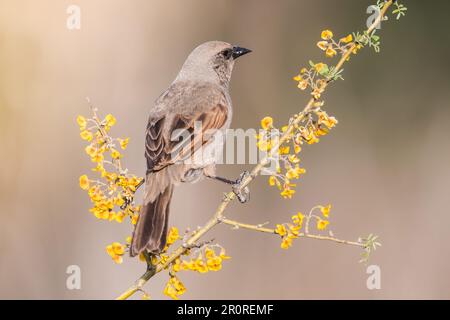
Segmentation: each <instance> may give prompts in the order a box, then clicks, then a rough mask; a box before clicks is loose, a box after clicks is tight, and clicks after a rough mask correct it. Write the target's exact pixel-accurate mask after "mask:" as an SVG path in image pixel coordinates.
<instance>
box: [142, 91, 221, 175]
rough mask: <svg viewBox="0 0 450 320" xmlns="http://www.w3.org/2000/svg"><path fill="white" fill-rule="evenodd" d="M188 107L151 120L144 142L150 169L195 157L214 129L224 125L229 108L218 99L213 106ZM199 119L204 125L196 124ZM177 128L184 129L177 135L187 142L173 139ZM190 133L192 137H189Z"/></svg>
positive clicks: (160, 167) (158, 168)
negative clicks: (182, 110) (195, 153)
mask: <svg viewBox="0 0 450 320" xmlns="http://www.w3.org/2000/svg"><path fill="white" fill-rule="evenodd" d="M203 100H204V101H205V103H206V104H208V103H210V102H211V99H203ZM213 100H215V99H213ZM220 100H222V99H220ZM185 110H186V111H185V112H180V113H174V112H171V113H170V114H166V115H163V116H160V117H159V118H157V119H154V118H153V119H152V118H151V119H149V123H148V125H147V133H146V143H145V156H146V159H147V172H154V171H159V170H161V169H163V168H165V167H167V166H168V165H171V164H174V163H177V162H179V161H182V160H183V159H186V157H189V156H192V155H193V153H194V152H195V151H197V150H198V148H200V147H201V146H203V145H205V144H207V143H208V142H209V141H211V137H212V135H213V133H214V131H216V130H219V129H221V128H223V127H224V125H225V123H226V121H227V118H228V108H227V106H226V103H223V101H220V103H219V101H216V103H215V104H214V105H213V106H211V105H207V106H203V107H199V106H198V105H196V107H195V108H185ZM196 122H197V123H200V124H201V126H200V127H199V126H198V124H197V125H196ZM194 129H195V134H193V133H194ZM175 130H180V131H177V132H178V133H180V132H182V134H181V136H180V134H178V135H177V136H175V138H176V137H182V140H183V142H184V143H183V142H182V141H180V140H179V139H174V135H173V133H174V131H175ZM187 133H189V134H190V138H189V139H187V140H186V139H185V138H186V137H187ZM186 141H187V143H186ZM180 142H181V143H180Z"/></svg>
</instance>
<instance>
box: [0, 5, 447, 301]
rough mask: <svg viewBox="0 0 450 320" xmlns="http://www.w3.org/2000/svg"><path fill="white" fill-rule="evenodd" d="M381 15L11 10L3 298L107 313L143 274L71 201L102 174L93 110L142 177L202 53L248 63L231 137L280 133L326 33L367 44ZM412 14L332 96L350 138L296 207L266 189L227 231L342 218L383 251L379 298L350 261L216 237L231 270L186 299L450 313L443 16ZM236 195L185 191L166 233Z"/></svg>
mask: <svg viewBox="0 0 450 320" xmlns="http://www.w3.org/2000/svg"><path fill="white" fill-rule="evenodd" d="M372 2H373V1H355V0H341V1H328V0H315V1H312V0H308V1H307V0H303V1H299V0H278V1H273V0H272V1H266V0H246V1H237V0H215V1H210V0H189V1H180V0H178V1H175V0H169V1H168V0H160V1H156V0H152V1H147V0H132V1H119V0H108V1H107V0H93V1H92V0H90V1H88V0H74V1H65V0H41V1H32V0H28V1H25V0H0V70H1V71H0V144H1V154H2V156H1V166H0V203H1V209H0V215H1V216H0V217H1V219H2V220H1V221H2V222H1V224H0V298H3V299H12V298H25V299H36V298H43V299H55V298H58V299H81V298H83V299H110V298H114V297H116V296H117V295H118V294H120V293H121V291H123V290H124V289H126V288H127V287H128V286H129V285H131V284H132V283H133V282H134V280H135V279H136V278H137V277H138V276H140V274H141V273H142V272H143V271H144V265H143V264H142V263H141V262H139V261H136V259H134V260H131V259H129V258H126V259H125V261H124V263H123V264H122V265H116V264H114V263H113V262H112V260H111V258H110V257H109V256H108V255H107V254H106V252H105V246H106V245H107V244H109V243H111V242H113V241H121V242H123V241H124V239H125V238H126V236H128V235H129V234H130V233H131V228H130V225H129V224H128V223H124V224H117V223H108V222H104V221H100V220H97V219H95V218H94V217H93V216H92V214H90V213H89V212H88V209H89V206H90V203H89V200H88V198H87V195H86V194H85V192H83V191H82V190H80V188H79V186H78V177H79V176H80V175H81V174H84V173H89V170H90V167H91V162H90V160H89V159H88V157H87V156H86V155H85V154H84V150H83V149H84V146H85V144H84V143H83V141H81V139H80V138H79V129H78V126H77V125H76V122H75V118H76V116H77V115H78V114H84V115H89V108H88V104H87V103H86V100H85V97H87V96H88V97H90V99H91V101H92V103H93V104H94V105H95V106H97V107H98V108H99V109H100V112H101V113H102V114H103V115H105V114H107V113H112V114H114V115H115V116H116V117H117V118H118V124H117V126H116V127H114V129H113V131H112V134H113V135H115V136H128V137H130V138H131V141H130V145H129V147H128V151H127V153H126V158H125V161H126V165H127V167H128V168H129V169H130V170H131V171H132V172H134V173H136V174H138V175H143V174H144V171H145V161H144V148H143V145H144V130H145V126H146V122H147V114H148V111H149V108H150V107H151V106H152V104H153V101H154V100H155V99H156V98H157V97H158V95H159V94H160V93H161V92H162V91H164V90H165V89H166V88H167V86H168V85H169V84H170V82H171V81H172V80H173V79H174V77H175V76H176V74H177V72H178V70H179V68H180V66H181V65H182V63H183V61H184V59H185V57H186V56H187V55H188V54H189V53H190V51H191V50H192V49H193V48H194V47H195V46H196V45H198V44H200V43H202V42H204V41H208V40H223V41H227V42H230V43H233V44H239V45H242V46H244V47H247V48H251V49H253V53H252V54H251V55H248V56H245V57H244V58H242V60H240V61H239V62H238V63H237V65H236V68H235V71H234V74H233V81H232V86H231V94H232V97H233V102H234V108H235V112H234V119H233V124H232V127H233V128H254V127H258V126H259V121H260V119H261V118H263V117H264V116H266V115H272V116H273V117H274V118H275V121H276V124H278V125H282V124H284V123H285V122H286V121H287V119H288V118H289V116H290V115H291V114H293V113H294V112H297V111H299V110H300V109H301V108H302V107H303V106H304V104H305V103H306V101H307V99H308V96H307V94H305V93H303V92H301V91H300V90H298V89H297V88H296V83H295V82H294V81H292V76H294V75H296V74H297V73H298V71H299V69H300V68H301V67H302V66H304V65H306V64H307V62H308V60H309V59H311V60H314V61H318V60H325V59H326V58H324V55H323V53H322V52H321V51H320V50H319V49H318V48H317V47H316V42H317V41H318V40H319V37H320V32H321V30H323V29H331V30H333V32H334V33H335V34H336V35H338V36H341V35H342V36H344V35H346V34H348V33H349V32H351V31H356V30H363V29H364V28H365V21H366V19H367V17H368V15H367V14H366V13H365V12H366V8H367V7H368V5H370V4H372ZM71 4H75V5H78V6H79V7H80V8H81V29H80V30H69V29H67V27H66V20H67V18H68V16H69V15H68V14H67V13H66V10H67V7H68V6H69V5H71ZM405 4H406V5H407V6H408V9H409V10H408V14H407V16H406V17H405V18H403V19H402V20H401V21H400V22H396V21H393V20H394V19H392V18H391V21H389V22H388V23H384V24H383V25H382V30H381V36H382V50H381V53H379V54H375V53H374V52H373V51H372V50H371V49H367V50H363V51H362V52H361V54H359V55H358V56H356V57H354V58H352V60H351V63H350V64H348V65H347V66H346V67H345V72H344V78H345V81H344V82H338V83H337V84H336V85H333V86H332V87H330V90H329V91H328V93H327V94H326V97H325V100H326V106H325V109H326V110H327V111H328V113H330V114H332V115H334V116H336V117H337V118H338V119H339V121H340V122H339V125H338V126H337V128H336V129H335V130H333V131H332V134H330V135H329V136H327V137H325V138H324V139H322V141H321V142H320V143H319V144H318V145H315V146H314V147H308V148H307V149H306V150H304V152H303V165H304V166H305V167H306V168H307V174H306V175H305V176H304V177H303V179H302V180H301V182H300V184H299V187H298V189H297V190H298V193H297V194H296V196H295V197H294V199H293V200H289V201H288V200H283V199H281V198H280V196H279V194H278V192H276V190H275V189H273V188H270V187H269V186H268V185H267V178H265V177H263V178H260V179H258V180H257V181H256V182H255V183H254V184H253V185H252V186H251V191H252V199H251V202H250V203H249V204H246V205H240V204H238V203H235V204H233V205H232V206H231V207H230V209H229V211H228V214H227V215H228V216H229V217H230V218H236V219H239V220H241V221H244V222H249V223H261V222H265V221H271V222H273V223H277V222H283V221H287V220H288V219H289V218H290V216H291V215H292V214H294V213H296V212H297V211H303V212H308V211H309V209H310V208H311V207H313V206H315V205H317V204H328V203H332V204H333V209H332V212H331V214H332V220H331V229H332V230H333V232H334V233H335V235H336V236H337V237H339V238H344V239H349V240H356V239H358V237H360V236H367V235H368V234H369V233H374V234H377V235H379V236H380V239H381V242H382V244H383V246H382V248H380V249H379V250H377V251H376V252H375V253H374V254H373V255H372V258H371V260H370V264H375V265H378V266H380V268H381V289H380V290H368V289H367V287H366V279H367V277H368V275H367V274H366V266H364V265H363V264H359V263H358V260H359V258H360V257H359V255H360V253H361V252H360V250H359V249H358V248H356V247H351V246H345V245H339V244H335V243H330V242H324V241H317V240H311V239H300V240H298V241H295V242H294V245H293V247H292V248H291V249H289V250H287V251H285V250H282V249H280V248H279V246H280V240H279V239H278V238H277V237H271V236H268V235H265V234H259V233H254V232H248V231H244V230H239V231H233V230H230V228H228V227H227V226H220V227H218V228H217V229H216V230H214V231H213V232H212V233H210V234H209V236H208V237H209V238H215V239H216V240H217V241H218V242H219V243H220V244H222V245H223V246H224V247H225V248H227V253H228V254H229V255H230V256H232V260H229V261H226V262H224V266H223V269H222V270H221V271H220V272H218V273H208V274H206V275H200V274H193V273H192V272H185V273H181V274H180V276H181V279H182V280H183V281H184V283H185V285H186V286H187V288H188V291H187V293H186V294H185V295H184V296H183V298H184V299H198V298H209V299H216V298H217V299H219V298H220V299H221V298H223V299H234V298H237V299H245V298H249V299H250V298H254V299H316V298H324V299H341V298H342V299H348V298H352V299H366V298H369V299H381V298H387V299H400V298H401V299H431V298H438V299H442V298H445V299H449V298H450V276H449V275H448V270H449V269H450V250H449V249H448V246H447V244H448V243H449V242H450V233H449V226H450V212H449V205H448V199H449V190H450V170H449V163H450V148H449V147H450V126H449V121H450V109H449V102H448V101H449V100H450V91H449V90H448V89H449V87H450V78H449V77H448V74H447V73H448V71H449V69H450V60H449V59H448V57H449V55H450V46H449V40H450V33H449V32H448V24H447V21H448V19H447V18H448V17H447V15H448V10H450V2H448V1H444V0H434V1H432V4H431V2H430V1H405ZM247 168H248V167H247V166H242V165H226V166H225V165H223V166H220V167H219V173H220V174H221V175H222V176H227V177H237V176H238V174H239V173H240V172H241V171H242V170H244V169H247ZM226 190H227V188H226V187H225V186H223V185H221V184H219V183H216V182H214V181H202V182H200V183H198V184H195V185H187V186H181V187H179V188H177V189H176V191H175V195H174V199H173V202H172V209H171V213H172V215H171V225H175V226H178V227H179V228H180V229H181V230H184V229H185V228H186V227H188V226H190V227H192V228H195V227H196V226H198V225H201V224H203V223H204V222H205V221H206V220H207V219H208V218H209V217H210V216H211V214H212V212H213V211H214V210H215V208H216V206H217V204H218V203H219V202H220V200H221V197H222V193H223V192H224V191H226ZM200 198H202V199H206V202H205V203H204V206H202V207H200V208H199V207H198V206H197V204H198V202H199V199H200ZM69 265H78V266H80V268H81V272H82V274H81V275H82V278H81V286H82V287H81V290H72V291H71V290H67V289H66V278H67V276H68V275H67V274H66V268H67V266H69ZM166 281H167V275H166V274H160V275H158V276H157V277H155V278H154V279H153V280H152V281H151V283H149V285H148V286H147V287H146V288H147V289H148V290H147V291H148V292H149V293H150V294H151V296H152V297H153V298H166V297H165V296H164V295H163V294H162V290H163V288H164V285H165V283H166Z"/></svg>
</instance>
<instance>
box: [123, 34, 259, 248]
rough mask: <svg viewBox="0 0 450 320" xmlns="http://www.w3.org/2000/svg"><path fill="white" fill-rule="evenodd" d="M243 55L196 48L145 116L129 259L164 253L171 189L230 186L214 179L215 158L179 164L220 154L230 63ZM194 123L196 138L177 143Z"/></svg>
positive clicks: (213, 45) (221, 46)
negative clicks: (141, 179)
mask: <svg viewBox="0 0 450 320" xmlns="http://www.w3.org/2000/svg"><path fill="white" fill-rule="evenodd" d="M249 52H251V50H249V49H245V48H241V47H238V46H233V45H231V44H229V43H226V42H222V41H210V42H206V43H203V44H201V45H200V46H198V47H197V48H195V49H194V50H193V51H192V53H191V54H190V55H189V56H188V58H187V59H186V61H185V62H184V64H183V67H182V68H181V70H180V72H179V73H178V76H177V77H176V79H175V80H174V82H172V84H171V85H170V86H169V88H168V89H167V90H166V91H165V92H164V93H163V94H162V95H161V96H160V97H159V98H158V99H157V100H156V102H155V105H154V106H153V108H152V109H151V110H150V116H149V119H148V125H147V130H146V143H145V157H146V160H147V173H146V178H145V190H144V201H143V205H142V207H141V210H140V213H139V218H138V221H137V223H136V226H135V229H134V232H133V237H132V241H131V245H130V255H131V256H136V255H138V254H140V253H142V252H148V253H151V254H157V253H160V252H161V251H162V250H163V249H164V247H165V245H166V238H167V231H168V221H169V207H170V200H171V198H172V194H173V190H174V186H176V185H178V184H180V183H183V182H191V183H193V182H196V181H198V180H200V179H201V178H202V177H210V178H215V179H217V180H220V181H223V182H226V183H230V184H233V183H234V182H233V181H231V180H227V179H224V178H220V177H217V176H216V175H215V159H216V158H215V157H209V156H206V157H205V159H203V160H202V161H184V160H185V159H187V158H189V157H191V155H192V154H193V153H195V152H197V151H198V150H200V152H201V153H202V154H209V153H211V151H217V149H222V148H223V142H224V141H223V138H219V139H217V137H218V136H220V137H223V136H224V131H225V130H226V129H228V128H229V126H230V123H231V116H232V105H231V98H230V94H229V82H230V78H231V73H232V71H233V67H234V63H235V60H236V59H237V58H239V57H240V56H243V55H244V54H247V53H249ZM196 123H201V127H200V134H196V135H194V138H193V139H189V140H186V141H188V142H187V143H184V144H183V143H180V138H181V136H179V135H178V134H177V132H188V133H191V134H193V133H194V131H195V126H196ZM211 132H212V133H211ZM180 146H181V147H180ZM213 153H214V152H213Z"/></svg>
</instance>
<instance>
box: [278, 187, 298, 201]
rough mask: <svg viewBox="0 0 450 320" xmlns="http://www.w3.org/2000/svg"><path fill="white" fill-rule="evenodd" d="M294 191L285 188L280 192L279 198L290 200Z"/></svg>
mask: <svg viewBox="0 0 450 320" xmlns="http://www.w3.org/2000/svg"><path fill="white" fill-rule="evenodd" d="M294 193H295V190H292V189H289V188H285V189H284V190H283V191H282V192H281V196H282V197H283V198H285V199H291V198H292V196H293V195H294Z"/></svg>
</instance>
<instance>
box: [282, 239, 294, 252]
mask: <svg viewBox="0 0 450 320" xmlns="http://www.w3.org/2000/svg"><path fill="white" fill-rule="evenodd" d="M290 246H292V238H290V237H284V238H283V240H282V241H281V245H280V247H281V249H285V250H287V249H288V248H289V247H290Z"/></svg>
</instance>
